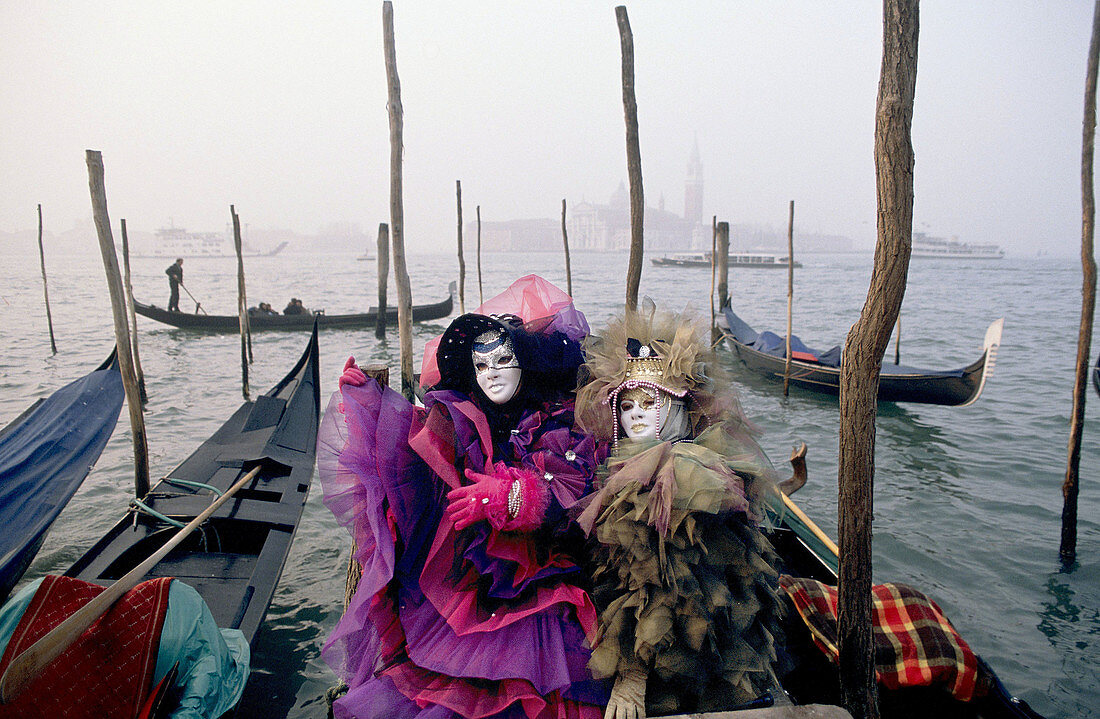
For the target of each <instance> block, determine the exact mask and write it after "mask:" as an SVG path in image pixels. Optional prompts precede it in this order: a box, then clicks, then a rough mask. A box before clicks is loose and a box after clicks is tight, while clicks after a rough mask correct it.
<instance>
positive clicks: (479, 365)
mask: <svg viewBox="0 0 1100 719" xmlns="http://www.w3.org/2000/svg"><path fill="white" fill-rule="evenodd" d="M470 356H471V359H472V361H473V365H474V378H475V379H476V380H477V386H478V387H480V388H481V391H482V392H484V393H485V396H486V397H488V398H489V400H490V401H492V402H493V403H494V404H504V403H505V402H507V401H508V400H510V399H512V397H514V396H515V395H516V390H518V389H519V381H520V377H521V375H522V373H523V370H522V369H520V366H519V360H518V359H517V358H516V354H515V351H514V350H513V349H512V339H511V338H510V337H509V336H508V335H507V334H506V333H503V332H500V331H498V330H491V331H489V332H484V333H482V334H480V335H478V336H477V337H476V338H474V345H473V349H472V351H471V353H470Z"/></svg>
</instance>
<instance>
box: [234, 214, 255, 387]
mask: <svg viewBox="0 0 1100 719" xmlns="http://www.w3.org/2000/svg"><path fill="white" fill-rule="evenodd" d="M229 214H230V216H231V217H232V218H233V247H234V248H235V249H236V251H237V324H238V325H239V326H240V330H241V394H243V395H244V398H245V399H248V363H249V362H251V361H252V347H251V345H252V343H251V341H250V339H249V329H250V328H249V326H248V298H247V297H246V296H245V292H244V256H243V255H242V254H241V218H240V217H238V216H237V210H236V209H235V208H234V207H233V205H230V206H229Z"/></svg>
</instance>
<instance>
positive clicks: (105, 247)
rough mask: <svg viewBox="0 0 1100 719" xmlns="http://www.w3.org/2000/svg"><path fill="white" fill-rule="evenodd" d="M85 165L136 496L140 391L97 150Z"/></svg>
mask: <svg viewBox="0 0 1100 719" xmlns="http://www.w3.org/2000/svg"><path fill="white" fill-rule="evenodd" d="M85 161H86V163H87V165H88V188H89V190H90V191H91V195H92V217H93V219H94V220H95V229H96V235H97V236H98V237H99V252H100V254H101V255H102V256H103V269H104V271H105V272H106V274H107V290H108V292H109V293H110V295H111V311H112V313H113V314H114V320H115V346H116V347H117V349H118V364H119V369H120V370H121V371H122V386H123V388H124V389H125V390H126V405H127V408H128V409H129V411H130V430H131V434H132V435H133V439H134V492H135V494H136V495H137V496H138V497H144V496H145V495H146V494H148V493H149V450H148V446H147V444H146V440H145V418H144V417H143V416H142V413H141V394H140V392H139V390H138V386H137V377H136V374H135V372H134V361H133V357H132V356H131V354H130V346H131V345H130V330H129V328H128V327H127V325H126V310H125V309H123V300H122V295H123V292H122V277H121V276H120V274H119V271H118V257H117V256H116V255H115V239H114V236H113V235H112V234H111V218H110V217H109V216H108V215H107V191H106V189H105V187H104V184H103V155H102V154H101V153H100V152H99V151H98V150H87V151H85Z"/></svg>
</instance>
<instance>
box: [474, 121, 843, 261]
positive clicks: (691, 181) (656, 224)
mask: <svg viewBox="0 0 1100 719" xmlns="http://www.w3.org/2000/svg"><path fill="white" fill-rule="evenodd" d="M704 217H705V214H704V209H703V162H702V160H701V159H700V155H699V143H698V141H696V142H695V143H694V145H693V146H692V149H691V155H690V157H689V159H688V164H687V177H686V180H685V182H684V214H683V215H682V216H681V215H677V214H676V213H674V212H669V211H668V210H666V209H665V199H664V196H663V195H662V196H660V199H659V200H658V203H657V207H651V206H648V205H647V206H646V208H645V211H644V215H643V221H642V227H643V232H644V235H645V249H646V251H647V252H687V251H702V250H710V247H711V242H712V239H713V235H714V230H713V228H712V226H711V223H710V221H709V220H710V218H709V217H708V218H707V221H706V222H705V223H704V219H703V218H704ZM719 219H721V218H719ZM565 229H566V232H567V233H568V234H569V248H570V249H571V250H591V251H598V252H607V251H618V250H628V249H630V193H629V191H628V190H627V187H626V183H625V182H620V183H619V186H618V188H617V189H616V190H615V192H613V193H612V194H611V197H610V198H608V201H607V203H606V204H599V203H595V202H587V201H584V200H582V201H581V202H578V203H576V204H571V203H570V204H567V206H566V218H565ZM464 234H465V236H466V237H468V238H474V237H476V236H477V224H476V223H475V222H469V223H467V224H466V229H465V230H464ZM481 246H482V249H484V250H486V251H488V252H546V251H560V250H561V248H562V236H561V220H560V219H556V220H554V219H525V220H505V221H501V222H484V221H483V222H482V223H481ZM786 247H787V233H786V229H785V228H784V229H783V231H782V232H780V231H777V230H774V229H772V228H764V227H760V226H756V225H745V224H739V225H734V224H731V225H730V249H731V251H740V252H750V251H754V250H759V251H769V250H776V251H778V250H782V251H783V252H784V254H785V253H786ZM850 250H851V240H849V239H848V238H846V237H842V236H839V235H820V234H809V233H800V232H799V231H798V228H797V227H796V228H795V253H796V255H797V254H798V252H800V251H801V252H822V251H824V252H846V251H850Z"/></svg>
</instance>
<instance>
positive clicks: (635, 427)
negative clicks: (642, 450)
mask: <svg viewBox="0 0 1100 719" xmlns="http://www.w3.org/2000/svg"><path fill="white" fill-rule="evenodd" d="M660 417H661V400H660V394H659V393H658V392H656V391H651V390H647V389H645V388H642V387H633V388H631V389H628V390H626V391H624V392H623V393H622V394H620V395H619V424H620V425H621V426H622V428H623V432H624V433H625V434H626V437H627V438H628V439H632V440H642V439H656V438H657V427H658V423H659V420H660Z"/></svg>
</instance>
